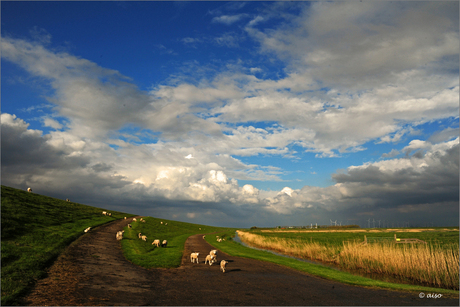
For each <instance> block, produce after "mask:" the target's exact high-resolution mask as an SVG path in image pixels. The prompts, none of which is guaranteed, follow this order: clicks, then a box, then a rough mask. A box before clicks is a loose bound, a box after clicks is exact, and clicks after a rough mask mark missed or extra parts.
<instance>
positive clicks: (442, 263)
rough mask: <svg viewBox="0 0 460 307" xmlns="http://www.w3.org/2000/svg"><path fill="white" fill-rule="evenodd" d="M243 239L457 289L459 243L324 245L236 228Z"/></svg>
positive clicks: (348, 266)
mask: <svg viewBox="0 0 460 307" xmlns="http://www.w3.org/2000/svg"><path fill="white" fill-rule="evenodd" d="M238 236H239V238H240V239H241V241H242V242H244V243H246V244H248V245H250V246H253V247H258V248H263V249H269V250H273V251H276V252H279V253H282V254H285V255H290V256H295V257H299V258H304V259H312V260H320V261H323V262H333V263H334V264H335V265H337V266H339V267H340V268H343V269H346V270H349V271H360V272H364V273H370V274H378V275H381V276H391V277H394V278H397V279H399V280H405V281H409V282H411V283H416V284H423V285H427V286H433V287H440V288H445V289H454V290H458V289H459V282H458V281H459V245H458V244H450V245H449V246H442V247H441V246H440V245H434V244H394V243H389V242H387V243H378V244H369V245H367V246H363V245H361V244H359V243H357V242H344V243H343V246H341V247H337V246H326V245H321V244H319V243H315V242H306V241H304V240H303V241H302V240H296V239H285V238H276V237H264V236H260V235H256V234H253V233H247V232H242V231H238Z"/></svg>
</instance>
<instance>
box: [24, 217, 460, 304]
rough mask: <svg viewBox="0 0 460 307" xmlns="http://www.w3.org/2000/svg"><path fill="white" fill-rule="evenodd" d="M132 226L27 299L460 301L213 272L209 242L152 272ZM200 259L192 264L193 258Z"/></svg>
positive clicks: (100, 240) (288, 277)
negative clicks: (127, 242) (139, 256)
mask: <svg viewBox="0 0 460 307" xmlns="http://www.w3.org/2000/svg"><path fill="white" fill-rule="evenodd" d="M131 221H132V219H127V220H119V221H115V222H113V223H110V224H107V225H103V226H101V227H98V228H96V229H94V231H93V232H90V233H88V234H85V235H83V236H82V237H80V238H79V239H78V240H77V241H75V242H74V243H73V244H72V245H71V246H69V248H68V249H67V251H66V252H65V253H64V254H63V255H62V256H61V257H60V258H59V259H58V260H57V261H56V263H55V264H54V265H53V266H52V267H51V268H50V270H49V273H48V277H47V278H45V279H43V280H40V281H39V282H38V283H37V285H36V287H35V288H34V289H33V291H32V292H31V293H30V295H29V296H27V297H26V298H25V299H24V305H34V306H45V305H48V306H50V305H52V306H53V305H54V306H90V305H91V306H98V305H105V306H122V305H123V306H129V305H131V306H145V305H149V306H154V305H162V306H184V305H188V306H229V305H230V306H237V305H238V306H243V305H246V306H281V305H288V306H294V305H296V306H305V305H329V306H331V305H341V306H346V305H384V306H390V305H394V306H396V305H398V306H401V305H411V306H414V305H417V306H418V305H420V306H423V305H428V306H433V305H444V306H458V303H459V301H458V299H447V298H441V299H436V300H435V299H427V298H424V299H421V298H419V296H418V294H413V293H404V292H396V291H386V290H373V289H366V288H362V287H355V286H348V285H343V284H340V283H337V282H332V281H328V280H324V279H321V278H317V277H314V276H310V275H308V274H304V273H300V272H297V271H295V270H292V269H289V268H285V267H282V266H279V265H276V264H272V263H268V262H263V261H257V260H251V259H246V258H239V257H231V256H229V255H227V254H225V253H222V252H221V251H219V252H218V262H219V263H220V260H222V259H225V260H227V261H228V262H229V263H228V264H227V271H226V272H225V273H222V271H220V267H219V265H218V264H214V265H212V266H209V265H207V264H206V265H205V264H204V260H205V258H204V257H205V255H207V254H208V253H209V251H210V250H211V249H214V248H213V247H212V246H211V245H209V244H208V243H207V242H206V241H205V240H204V239H203V238H202V235H194V236H191V237H190V238H188V240H187V241H186V243H185V251H184V256H183V258H182V265H181V267H179V268H177V269H144V268H142V267H138V266H135V265H133V264H132V263H130V262H129V261H127V260H126V259H125V258H124V256H123V254H122V251H121V246H120V243H119V241H117V240H116V238H115V233H116V232H117V231H118V230H120V229H121V228H122V227H124V226H126V224H128V223H130V222H131ZM191 252H199V253H200V257H199V260H200V263H199V264H196V263H191V261H190V256H189V255H190V253H191Z"/></svg>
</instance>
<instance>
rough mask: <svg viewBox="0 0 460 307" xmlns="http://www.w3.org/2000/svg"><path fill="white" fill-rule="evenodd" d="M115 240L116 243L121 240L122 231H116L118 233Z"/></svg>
mask: <svg viewBox="0 0 460 307" xmlns="http://www.w3.org/2000/svg"><path fill="white" fill-rule="evenodd" d="M116 238H117V240H118V241H120V240H121V239H123V231H118V232H117V236H116Z"/></svg>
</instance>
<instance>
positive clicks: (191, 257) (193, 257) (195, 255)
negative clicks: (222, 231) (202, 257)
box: [190, 253, 200, 263]
mask: <svg viewBox="0 0 460 307" xmlns="http://www.w3.org/2000/svg"><path fill="white" fill-rule="evenodd" d="M199 254H200V253H191V254H190V260H191V261H192V263H195V260H196V263H199V262H198V255H199Z"/></svg>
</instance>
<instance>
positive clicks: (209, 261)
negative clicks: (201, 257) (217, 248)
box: [204, 255, 216, 265]
mask: <svg viewBox="0 0 460 307" xmlns="http://www.w3.org/2000/svg"><path fill="white" fill-rule="evenodd" d="M215 257H216V256H214V255H207V256H206V260H205V261H204V264H206V262H208V263H209V265H212V264H213V263H214V262H215Z"/></svg>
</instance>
